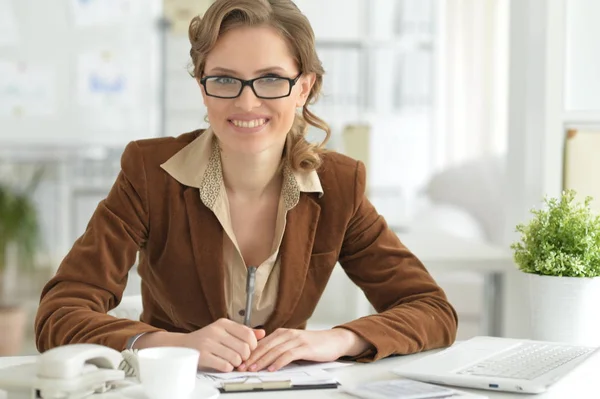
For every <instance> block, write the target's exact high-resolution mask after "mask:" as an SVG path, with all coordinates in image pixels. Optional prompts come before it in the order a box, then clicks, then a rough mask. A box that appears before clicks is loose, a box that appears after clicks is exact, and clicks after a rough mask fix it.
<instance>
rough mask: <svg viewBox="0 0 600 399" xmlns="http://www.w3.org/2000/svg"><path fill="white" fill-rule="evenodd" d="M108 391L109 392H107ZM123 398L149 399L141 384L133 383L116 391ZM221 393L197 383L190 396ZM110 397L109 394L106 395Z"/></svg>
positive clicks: (199, 398) (207, 398)
mask: <svg viewBox="0 0 600 399" xmlns="http://www.w3.org/2000/svg"><path fill="white" fill-rule="evenodd" d="M109 392H110V391H109ZM107 393H108V392H107ZM114 393H115V394H118V396H119V397H120V398H123V399H148V396H147V395H146V393H145V392H144V388H142V386H141V385H132V386H128V387H126V388H123V389H119V390H118V391H114ZM219 395H220V392H219V390H218V389H217V388H215V387H212V386H210V385H206V384H198V383H197V384H196V387H195V388H194V390H193V391H192V393H191V394H190V396H189V399H216V398H217V397H218V396H219ZM106 399H109V396H107V397H106Z"/></svg>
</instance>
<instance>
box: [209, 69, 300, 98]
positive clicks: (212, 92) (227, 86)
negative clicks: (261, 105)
mask: <svg viewBox="0 0 600 399" xmlns="http://www.w3.org/2000/svg"><path fill="white" fill-rule="evenodd" d="M300 76H302V72H300V73H299V74H298V76H296V77H295V78H293V79H290V78H284V77H281V76H276V75H272V76H262V77H260V78H255V79H250V80H242V79H238V78H232V77H230V76H205V77H203V78H202V79H200V83H202V86H204V91H205V92H206V95H207V96H211V97H217V98H236V97H239V96H240V94H242V90H244V87H246V86H250V88H252V91H253V92H254V95H255V96H256V97H258V98H263V99H267V100H273V99H275V98H283V97H288V96H289V95H290V94H291V93H292V87H294V85H295V84H296V82H297V81H298V79H299V78H300Z"/></svg>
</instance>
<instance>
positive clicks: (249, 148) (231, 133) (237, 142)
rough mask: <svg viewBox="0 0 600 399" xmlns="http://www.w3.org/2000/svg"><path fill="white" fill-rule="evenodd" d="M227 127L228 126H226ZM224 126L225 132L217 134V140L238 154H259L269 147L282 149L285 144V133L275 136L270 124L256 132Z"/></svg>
mask: <svg viewBox="0 0 600 399" xmlns="http://www.w3.org/2000/svg"><path fill="white" fill-rule="evenodd" d="M227 127H229V126H227ZM227 127H226V128H225V129H224V130H223V131H224V133H225V134H219V135H217V136H218V137H219V141H221V143H222V144H223V145H224V146H225V147H226V148H228V149H229V150H231V151H233V152H236V153H239V154H247V155H250V154H259V153H261V152H264V151H267V150H269V149H275V148H279V149H280V150H281V151H283V146H284V144H285V135H284V136H282V137H277V136H280V135H276V134H275V133H273V131H272V130H271V129H270V126H265V128H266V129H262V130H261V131H258V132H252V133H244V132H239V131H236V130H233V129H228V128H227Z"/></svg>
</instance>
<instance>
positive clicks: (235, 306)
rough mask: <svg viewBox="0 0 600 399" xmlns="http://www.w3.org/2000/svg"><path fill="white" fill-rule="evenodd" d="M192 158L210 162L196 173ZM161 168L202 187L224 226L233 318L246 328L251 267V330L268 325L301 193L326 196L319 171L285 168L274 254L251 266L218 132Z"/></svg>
mask: <svg viewBox="0 0 600 399" xmlns="http://www.w3.org/2000/svg"><path fill="white" fill-rule="evenodd" d="M189 159H195V160H197V159H202V160H203V161H204V162H202V163H201V165H200V167H199V168H196V169H191V168H190V167H189V164H190V163H189V162H187V160H189ZM161 167H162V168H163V169H164V170H165V171H166V172H167V173H169V174H170V175H171V176H172V177H173V178H174V179H176V180H177V181H179V182H180V183H182V184H185V185H189V186H192V187H196V188H198V189H199V194H200V198H201V200H202V202H203V203H204V205H206V207H208V208H209V209H210V210H211V211H212V212H213V213H214V214H215V216H216V217H217V219H218V220H219V222H220V223H221V226H222V227H223V230H224V232H225V234H223V260H224V262H225V263H226V265H225V266H226V267H225V281H224V284H225V302H226V304H227V312H228V317H229V319H231V320H234V321H236V322H239V323H243V321H244V312H245V311H244V309H245V307H246V275H247V269H246V266H258V268H257V270H256V280H255V291H254V297H253V303H252V314H251V318H250V325H251V326H254V327H256V326H261V325H263V324H264V323H265V322H266V321H267V319H268V318H269V316H270V315H271V313H272V312H273V309H274V308H275V302H276V300H277V289H278V286H279V271H280V268H279V256H278V255H279V247H280V245H281V240H282V238H283V233H284V231H285V225H286V216H287V212H288V211H289V210H290V209H292V208H294V207H295V206H296V204H297V203H298V200H299V198H300V193H301V192H318V193H320V195H323V188H322V187H321V182H320V180H319V176H318V175H317V173H316V172H315V171H311V172H296V171H293V170H292V169H291V168H289V167H288V166H287V165H286V166H284V169H283V171H284V179H283V185H282V188H281V195H280V197H279V207H278V210H277V220H276V223H275V235H274V239H273V244H272V246H271V255H270V256H269V257H268V258H267V259H266V260H265V261H264V262H263V263H261V264H260V265H246V264H245V263H244V259H243V257H242V255H241V251H240V249H239V246H238V244H237V240H236V238H235V234H234V233H233V228H232V225H231V215H230V212H229V201H228V200H227V192H226V191H225V184H224V181H223V173H222V169H221V156H220V150H219V147H218V144H217V140H216V137H215V135H214V133H213V132H212V130H211V129H208V130H206V131H205V132H204V133H203V134H201V135H200V136H199V137H198V138H196V139H195V140H194V141H193V142H192V143H191V144H190V145H188V146H186V147H185V148H183V149H182V150H181V151H179V152H178V153H177V154H175V155H174V156H173V157H171V158H170V159H169V160H168V161H167V162H165V163H164V164H162V165H161Z"/></svg>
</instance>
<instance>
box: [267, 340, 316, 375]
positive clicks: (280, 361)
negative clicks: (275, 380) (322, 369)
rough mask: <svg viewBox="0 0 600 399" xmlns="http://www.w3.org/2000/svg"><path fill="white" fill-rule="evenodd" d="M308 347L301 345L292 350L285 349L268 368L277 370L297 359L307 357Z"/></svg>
mask: <svg viewBox="0 0 600 399" xmlns="http://www.w3.org/2000/svg"><path fill="white" fill-rule="evenodd" d="M306 352H307V347H306V346H303V345H300V346H297V347H295V348H292V349H290V350H287V351H285V352H284V353H283V354H282V355H281V356H279V357H278V358H277V359H275V361H274V362H272V363H271V365H270V366H269V368H268V370H269V371H277V370H279V369H281V368H282V367H285V366H287V365H288V364H290V363H291V362H293V361H295V360H301V359H304V358H305V357H306Z"/></svg>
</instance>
